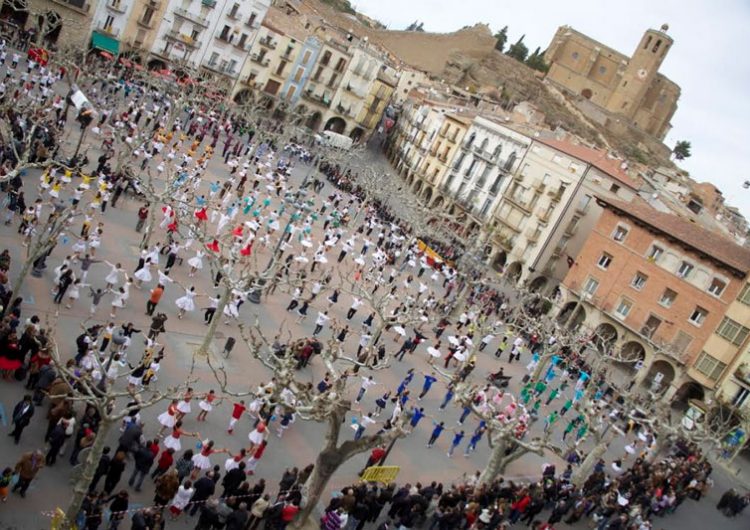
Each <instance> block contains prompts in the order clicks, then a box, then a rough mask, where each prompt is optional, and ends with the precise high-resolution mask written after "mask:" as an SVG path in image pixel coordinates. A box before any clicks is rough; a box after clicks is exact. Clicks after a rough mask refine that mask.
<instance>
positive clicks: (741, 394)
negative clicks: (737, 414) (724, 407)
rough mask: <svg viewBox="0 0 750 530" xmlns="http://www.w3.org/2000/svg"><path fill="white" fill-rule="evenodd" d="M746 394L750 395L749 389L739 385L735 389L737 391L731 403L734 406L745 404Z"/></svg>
mask: <svg viewBox="0 0 750 530" xmlns="http://www.w3.org/2000/svg"><path fill="white" fill-rule="evenodd" d="M747 396H750V390H748V389H747V388H744V387H739V388H738V389H737V393H736V394H735V395H734V397H733V398H732V405H734V406H735V407H741V406H742V405H744V404H745V400H746V399H747Z"/></svg>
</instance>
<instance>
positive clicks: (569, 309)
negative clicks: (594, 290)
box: [557, 300, 578, 324]
mask: <svg viewBox="0 0 750 530" xmlns="http://www.w3.org/2000/svg"><path fill="white" fill-rule="evenodd" d="M577 306H578V302H576V301H575V300H573V301H570V302H568V303H567V304H565V305H564V306H563V307H562V309H561V310H560V312H559V313H558V314H557V321H558V322H559V323H560V324H562V323H564V322H566V321H567V320H568V319H569V318H570V316H571V315H572V314H573V311H575V310H576V307H577Z"/></svg>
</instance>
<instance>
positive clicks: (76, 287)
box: [65, 279, 89, 309]
mask: <svg viewBox="0 0 750 530" xmlns="http://www.w3.org/2000/svg"><path fill="white" fill-rule="evenodd" d="M88 286H89V284H88V283H81V280H80V279H76V280H75V281H74V282H73V283H72V284H71V286H70V287H69V288H68V303H67V304H65V308H66V309H71V308H72V307H73V304H75V302H76V300H78V299H79V298H80V297H81V287H88Z"/></svg>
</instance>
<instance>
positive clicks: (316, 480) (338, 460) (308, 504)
mask: <svg viewBox="0 0 750 530" xmlns="http://www.w3.org/2000/svg"><path fill="white" fill-rule="evenodd" d="M342 463H343V455H342V454H341V451H339V450H338V449H337V448H332V449H331V448H327V449H324V450H323V451H321V452H320V454H318V458H316V459H315V467H314V468H313V472H312V473H311V474H310V477H309V478H308V479H307V482H305V485H304V487H303V489H302V493H303V506H302V507H301V509H300V511H299V514H298V515H297V518H296V519H295V521H294V523H293V524H292V528H294V529H301V528H304V526H305V524H306V523H307V520H308V519H309V518H310V516H311V515H312V514H313V512H314V511H315V508H316V507H317V506H318V502H320V498H321V496H322V495H323V491H325V489H326V486H327V485H328V481H329V480H331V477H332V476H333V474H334V473H335V472H336V471H337V470H338V468H339V466H341V464H342Z"/></svg>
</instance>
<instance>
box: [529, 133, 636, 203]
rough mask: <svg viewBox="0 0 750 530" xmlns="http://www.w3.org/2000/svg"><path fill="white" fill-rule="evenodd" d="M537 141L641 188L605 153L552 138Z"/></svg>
mask: <svg viewBox="0 0 750 530" xmlns="http://www.w3.org/2000/svg"><path fill="white" fill-rule="evenodd" d="M535 140H536V141H537V142H539V143H542V144H544V145H547V146H549V147H552V148H553V149H557V150H558V151H560V152H563V153H565V154H567V155H570V156H572V157H575V158H577V159H578V160H580V161H581V162H586V163H587V164H591V165H592V166H594V167H595V168H597V169H599V170H600V171H603V172H604V173H606V174H607V175H609V176H610V177H613V178H616V179H617V180H619V181H620V182H622V183H623V184H625V185H626V186H629V187H630V188H632V189H634V190H637V189H638V188H640V185H639V184H638V183H637V182H636V181H635V180H633V179H632V178H631V177H630V176H629V175H628V174H627V173H625V171H623V170H622V169H621V168H620V163H619V162H618V161H617V160H613V159H611V158H609V157H608V156H607V153H606V152H604V151H601V150H599V149H591V148H590V147H586V146H583V145H578V144H573V143H570V142H565V141H562V140H554V139H551V138H535Z"/></svg>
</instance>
